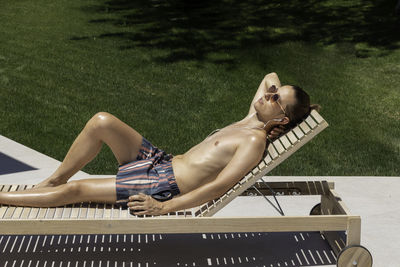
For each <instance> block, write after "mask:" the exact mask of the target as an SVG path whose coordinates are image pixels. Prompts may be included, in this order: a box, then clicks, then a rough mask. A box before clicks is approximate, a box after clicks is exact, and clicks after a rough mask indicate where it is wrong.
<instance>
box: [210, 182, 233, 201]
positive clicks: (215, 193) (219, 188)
mask: <svg viewBox="0 0 400 267" xmlns="http://www.w3.org/2000/svg"><path fill="white" fill-rule="evenodd" d="M229 188H230V187H228V186H227V185H226V184H217V185H215V186H214V187H213V189H212V190H211V192H210V198H211V200H213V199H216V198H218V197H221V196H222V195H223V194H225V193H226V192H227V191H228V190H229Z"/></svg>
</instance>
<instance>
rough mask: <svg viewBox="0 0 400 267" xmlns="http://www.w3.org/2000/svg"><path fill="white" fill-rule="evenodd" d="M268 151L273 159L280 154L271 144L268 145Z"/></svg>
mask: <svg viewBox="0 0 400 267" xmlns="http://www.w3.org/2000/svg"><path fill="white" fill-rule="evenodd" d="M268 153H269V155H270V156H271V159H276V158H277V157H278V156H279V154H278V152H277V151H276V150H275V148H274V146H271V145H269V146H268Z"/></svg>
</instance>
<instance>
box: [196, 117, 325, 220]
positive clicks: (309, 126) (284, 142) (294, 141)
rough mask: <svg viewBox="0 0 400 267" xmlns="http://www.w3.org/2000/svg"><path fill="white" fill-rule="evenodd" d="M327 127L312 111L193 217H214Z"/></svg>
mask: <svg viewBox="0 0 400 267" xmlns="http://www.w3.org/2000/svg"><path fill="white" fill-rule="evenodd" d="M327 126H328V123H327V122H326V121H325V120H324V119H323V118H322V117H321V115H320V114H319V113H318V112H317V111H315V110H312V111H311V114H310V115H309V116H308V117H307V118H306V119H305V120H304V121H302V122H301V123H299V124H298V125H297V126H296V127H294V128H293V129H292V130H290V131H289V132H287V133H286V134H285V135H283V136H281V137H280V138H278V139H277V140H275V141H274V142H272V144H270V145H269V146H268V154H267V156H266V157H265V158H264V159H263V160H262V161H261V162H260V164H259V165H258V166H256V167H255V168H254V169H253V170H252V171H250V172H249V173H248V174H247V175H246V176H245V177H243V178H242V179H241V180H240V181H239V182H238V183H237V184H236V185H235V186H234V187H233V188H232V189H230V190H229V191H228V192H226V193H225V194H224V195H223V196H221V197H219V198H217V199H215V200H212V201H210V202H208V203H205V204H203V205H202V206H200V208H199V209H198V210H197V211H196V212H195V216H197V217H205V216H207V217H208V216H212V215H214V214H215V213H216V212H217V211H219V210H220V209H222V208H223V207H225V206H226V205H227V204H228V203H229V202H231V201H232V200H233V199H234V198H235V197H237V196H239V195H241V194H242V193H243V192H244V191H245V190H247V189H248V188H249V187H251V186H253V185H254V183H255V182H256V181H257V180H259V179H260V178H261V177H263V176H265V175H266V174H267V173H269V172H270V171H272V170H273V169H274V168H275V167H276V166H278V165H279V164H280V163H281V162H283V161H284V160H285V159H286V158H288V157H289V156H290V155H292V154H293V153H294V152H295V151H297V150H298V149H299V148H300V147H302V146H303V145H304V144H306V143H307V142H308V141H310V140H311V139H312V138H313V137H314V136H316V135H317V134H318V133H319V132H321V131H322V130H323V129H325V128H326V127H327Z"/></svg>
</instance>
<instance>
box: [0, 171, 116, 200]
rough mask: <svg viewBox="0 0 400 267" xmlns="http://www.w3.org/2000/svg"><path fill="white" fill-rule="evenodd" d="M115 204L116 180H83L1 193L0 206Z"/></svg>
mask: <svg viewBox="0 0 400 267" xmlns="http://www.w3.org/2000/svg"><path fill="white" fill-rule="evenodd" d="M89 201H92V202H100V203H110V204H112V203H115V202H116V189H115V178H99V179H83V180H77V181H71V182H69V183H66V184H62V185H59V186H55V187H43V188H32V189H28V190H24V191H12V192H0V204H6V205H15V206H25V207H58V206H63V205H66V204H72V203H80V202H89Z"/></svg>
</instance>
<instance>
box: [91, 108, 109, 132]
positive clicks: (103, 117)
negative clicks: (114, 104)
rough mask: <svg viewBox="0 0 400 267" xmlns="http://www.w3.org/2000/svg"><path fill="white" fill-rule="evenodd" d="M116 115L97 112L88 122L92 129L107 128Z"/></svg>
mask: <svg viewBox="0 0 400 267" xmlns="http://www.w3.org/2000/svg"><path fill="white" fill-rule="evenodd" d="M114 119H115V117H114V116H113V115H111V114H110V113H108V112H98V113H96V114H95V115H94V116H93V117H92V118H91V119H90V120H89V121H88V122H87V124H86V126H87V127H89V128H90V129H92V130H96V131H98V130H103V129H107V128H108V127H109V126H110V125H111V124H112V122H113V120H114Z"/></svg>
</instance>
